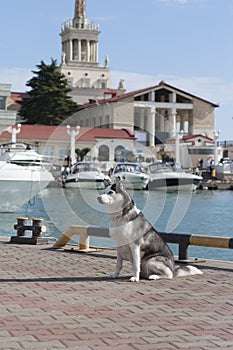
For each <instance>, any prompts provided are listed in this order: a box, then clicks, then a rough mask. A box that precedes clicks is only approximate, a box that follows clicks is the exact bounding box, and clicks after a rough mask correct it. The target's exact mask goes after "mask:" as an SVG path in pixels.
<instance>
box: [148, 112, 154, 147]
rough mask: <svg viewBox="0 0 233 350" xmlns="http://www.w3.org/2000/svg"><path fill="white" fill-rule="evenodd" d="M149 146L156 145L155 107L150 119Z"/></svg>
mask: <svg viewBox="0 0 233 350" xmlns="http://www.w3.org/2000/svg"><path fill="white" fill-rule="evenodd" d="M148 132H149V146H150V147H154V146H155V107H154V106H152V107H151V116H150V120H149V130H148Z"/></svg>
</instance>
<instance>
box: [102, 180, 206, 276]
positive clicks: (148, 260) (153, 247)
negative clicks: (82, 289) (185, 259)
mask: <svg viewBox="0 0 233 350" xmlns="http://www.w3.org/2000/svg"><path fill="white" fill-rule="evenodd" d="M98 201H99V203H101V204H105V205H106V206H107V209H108V212H109V215H110V228H109V233H110V236H111V237H112V238H113V240H114V241H115V243H116V246H117V264H116V270H115V272H114V273H113V274H112V275H111V276H110V277H111V278H117V277H118V276H119V273H120V271H121V269H122V264H123V260H129V261H130V262H131V263H132V266H133V271H134V275H133V277H131V278H130V281H132V282H137V281H139V278H144V279H150V280H157V279H161V278H173V277H175V276H188V275H195V274H202V272H201V271H200V270H198V269H197V268H196V267H194V266H186V267H178V268H176V267H175V261H174V256H173V253H172V251H171V250H170V248H169V247H168V245H167V243H166V242H165V241H164V240H163V239H162V238H161V237H160V235H159V234H158V232H157V231H156V230H155V229H154V228H153V227H152V225H151V224H150V223H149V222H148V221H147V220H146V218H145V217H144V215H143V213H142V212H141V211H140V210H139V209H138V208H137V207H136V205H135V203H134V201H133V200H132V198H131V197H130V195H129V194H128V192H127V191H126V189H125V187H124V186H123V184H122V182H121V179H120V178H118V179H116V183H114V184H112V185H109V183H106V188H105V191H104V193H103V194H102V195H100V196H99V197H98Z"/></svg>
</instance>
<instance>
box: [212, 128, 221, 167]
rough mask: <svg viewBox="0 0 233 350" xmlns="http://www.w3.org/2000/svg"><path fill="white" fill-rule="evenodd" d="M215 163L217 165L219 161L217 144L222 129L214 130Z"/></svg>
mask: <svg viewBox="0 0 233 350" xmlns="http://www.w3.org/2000/svg"><path fill="white" fill-rule="evenodd" d="M213 135H214V165H217V163H218V146H217V140H218V138H219V135H220V130H214V133H213Z"/></svg>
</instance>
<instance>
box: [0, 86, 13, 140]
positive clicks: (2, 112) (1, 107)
mask: <svg viewBox="0 0 233 350" xmlns="http://www.w3.org/2000/svg"><path fill="white" fill-rule="evenodd" d="M10 95H11V85H10V84H0V134H1V132H2V131H3V130H5V129H6V128H7V127H9V126H11V125H13V124H15V121H16V114H17V112H16V111H14V110H13V111H12V110H8V105H9V97H10Z"/></svg>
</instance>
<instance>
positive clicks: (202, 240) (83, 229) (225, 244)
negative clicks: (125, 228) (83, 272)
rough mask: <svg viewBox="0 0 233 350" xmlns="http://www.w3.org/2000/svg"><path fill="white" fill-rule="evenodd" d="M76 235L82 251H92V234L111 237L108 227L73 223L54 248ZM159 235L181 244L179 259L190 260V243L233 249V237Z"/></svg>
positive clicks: (63, 244)
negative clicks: (78, 237)
mask: <svg viewBox="0 0 233 350" xmlns="http://www.w3.org/2000/svg"><path fill="white" fill-rule="evenodd" d="M75 235H79V236H80V241H79V249H80V250H82V251H90V237H91V236H93V237H103V238H110V235H109V229H108V228H102V227H93V226H78V225H71V226H70V227H69V228H68V229H67V230H66V232H65V233H64V234H63V235H62V236H61V237H60V238H59V239H58V240H57V241H56V243H55V244H54V245H53V248H55V249H59V248H62V247H64V246H65V245H66V244H67V243H68V242H69V241H70V240H71V239H72V237H73V236H75ZM159 235H160V236H161V237H162V238H163V239H164V240H165V241H166V242H167V243H175V244H178V245H179V252H178V259H179V260H180V261H187V260H189V246H190V245H193V246H203V247H212V248H230V249H233V238H230V237H221V236H207V235H199V234H185V233H165V232H159Z"/></svg>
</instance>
